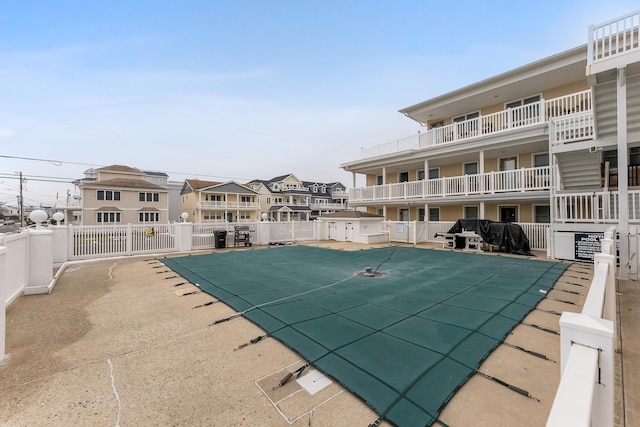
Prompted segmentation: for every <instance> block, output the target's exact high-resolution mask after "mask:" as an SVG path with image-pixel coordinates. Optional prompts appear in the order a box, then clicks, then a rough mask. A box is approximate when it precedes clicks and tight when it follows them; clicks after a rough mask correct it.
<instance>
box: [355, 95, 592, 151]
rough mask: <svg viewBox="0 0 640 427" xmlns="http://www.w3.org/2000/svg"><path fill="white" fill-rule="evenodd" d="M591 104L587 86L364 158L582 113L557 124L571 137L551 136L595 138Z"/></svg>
mask: <svg viewBox="0 0 640 427" xmlns="http://www.w3.org/2000/svg"><path fill="white" fill-rule="evenodd" d="M592 106H593V103H592V93H591V89H587V90H584V91H580V92H576V93H572V94H570V95H566V96H561V97H558V98H553V99H550V100H544V99H542V100H540V101H538V102H534V103H531V104H526V105H522V106H520V107H516V108H508V109H506V110H503V111H499V112H497V113H493V114H487V115H484V116H483V115H481V116H479V117H476V118H473V119H470V120H465V121H461V122H456V123H453V124H450V125H447V126H441V127H437V128H433V129H429V130H428V131H426V132H418V133H417V134H415V135H410V136H407V137H404V138H398V139H396V140H395V141H391V142H388V143H386V144H380V145H376V146H374V147H366V148H362V150H361V157H362V158H363V159H365V158H370V157H376V156H381V155H385V154H392V153H399V152H402V151H408V150H420V149H423V148H427V147H431V146H435V145H440V144H449V143H453V142H458V141H464V140H469V139H473V138H477V137H480V136H483V135H492V134H497V133H501V132H508V131H513V130H516V129H523V128H526V127H529V126H533V125H536V124H540V123H546V122H548V121H551V120H557V119H558V118H561V117H565V116H574V115H580V119H579V120H578V119H576V118H573V119H569V121H568V122H561V123H559V124H558V125H557V126H556V127H557V128H558V129H559V130H558V132H560V131H564V132H567V131H569V130H571V131H572V132H571V133H570V135H571V138H568V137H567V136H566V135H565V134H559V135H558V134H552V135H551V136H552V138H556V137H558V136H560V137H562V141H563V142H570V141H575V140H579V137H581V138H582V139H587V138H592V137H593V112H592V111H593V108H592ZM582 116H584V117H582ZM581 125H583V126H588V127H589V128H588V129H587V130H581V129H580V128H579V126H581Z"/></svg>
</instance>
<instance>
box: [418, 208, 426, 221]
mask: <svg viewBox="0 0 640 427" xmlns="http://www.w3.org/2000/svg"><path fill="white" fill-rule="evenodd" d="M424 213H425V210H424V208H418V221H424Z"/></svg>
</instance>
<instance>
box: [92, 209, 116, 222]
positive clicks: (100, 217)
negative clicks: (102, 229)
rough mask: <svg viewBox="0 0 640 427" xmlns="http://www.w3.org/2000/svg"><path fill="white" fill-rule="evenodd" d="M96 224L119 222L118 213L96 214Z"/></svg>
mask: <svg viewBox="0 0 640 427" xmlns="http://www.w3.org/2000/svg"><path fill="white" fill-rule="evenodd" d="M96 222H97V223H99V224H108V223H111V224H114V223H117V222H120V212H96Z"/></svg>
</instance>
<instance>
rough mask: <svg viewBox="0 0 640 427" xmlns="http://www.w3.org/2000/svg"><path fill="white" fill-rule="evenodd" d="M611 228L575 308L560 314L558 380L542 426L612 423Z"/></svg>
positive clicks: (606, 426) (613, 284)
mask: <svg viewBox="0 0 640 427" xmlns="http://www.w3.org/2000/svg"><path fill="white" fill-rule="evenodd" d="M614 232H615V230H614V229H609V231H607V232H606V233H605V237H604V239H603V240H602V250H601V253H599V254H596V255H595V256H594V265H593V270H594V276H593V281H592V282H591V286H590V287H589V293H588V294H587V298H586V300H585V302H584V306H583V308H582V312H581V313H572V312H564V313H562V315H561V316H560V358H561V366H560V372H561V375H562V377H561V380H560V385H559V386H558V391H557V392H556V397H555V399H554V401H553V407H552V408H551V413H550V414H549V418H548V419H547V427H564V426H575V427H591V426H598V427H611V426H613V424H614V388H615V383H614V367H615V351H616V348H615V346H616V345H615V343H614V341H615V340H614V339H615V335H616V331H615V320H616V299H615V298H616V257H615V255H612V252H613V251H615V249H614V242H613V236H614Z"/></svg>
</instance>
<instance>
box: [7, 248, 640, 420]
mask: <svg viewBox="0 0 640 427" xmlns="http://www.w3.org/2000/svg"><path fill="white" fill-rule="evenodd" d="M307 244H309V245H321V246H328V247H334V248H337V249H342V250H358V249H363V248H365V247H366V246H364V245H358V244H352V243H351V244H350V243H336V242H309V243H307ZM419 247H425V248H427V247H432V248H436V246H435V245H419ZM260 249H264V248H251V249H242V250H260ZM266 249H267V250H268V248H266ZM225 250H234V249H231V248H230V249H225ZM182 255H184V254H176V255H171V256H182ZM494 255H495V254H494ZM501 255H502V256H505V255H504V254H501ZM194 256H195V255H194ZM488 256H490V255H488ZM538 259H545V258H544V254H538ZM162 267H163V265H162V264H161V263H159V262H158V261H156V260H155V259H154V257H153V256H146V257H142V258H128V259H111V260H109V259H106V260H99V261H92V262H83V263H74V264H71V265H69V266H68V267H67V269H66V270H65V272H64V274H63V275H62V276H61V278H60V280H59V281H58V283H57V285H56V286H55V288H54V289H53V292H52V293H51V294H48V295H32V296H22V297H20V298H18V299H17V300H16V301H15V302H14V303H13V304H12V305H11V306H10V307H9V309H8V310H7V353H8V355H9V357H8V359H7V360H6V361H5V363H4V365H3V366H2V367H0V424H1V425H9V426H13V425H70V424H77V425H131V426H139V425H176V426H179V425H184V426H186V425H239V426H242V425H247V426H249V425H251V426H255V425H261V426H287V425H294V426H302V425H304V426H309V425H318V426H322V425H324V426H341V425H345V426H346V425H350V426H351V425H353V426H356V425H363V426H366V425H369V424H370V423H372V422H373V421H375V420H376V419H377V418H378V416H377V415H376V414H375V413H374V412H373V411H372V410H371V409H370V408H369V407H368V406H367V405H366V404H364V403H363V402H362V401H361V400H360V399H359V398H357V397H355V396H353V395H352V394H351V393H349V392H348V391H346V390H344V389H343V388H342V387H340V386H339V385H338V384H336V383H335V382H334V383H332V384H330V385H329V386H327V387H326V388H323V389H322V390H320V391H318V392H317V393H315V394H311V393H309V392H308V391H306V390H305V389H304V388H303V387H302V386H301V385H300V384H299V383H298V382H296V381H293V380H292V381H289V382H288V383H286V384H285V385H284V386H283V387H278V388H275V389H274V386H275V385H277V383H278V381H280V380H281V379H282V378H283V377H284V376H285V375H286V374H287V373H288V372H292V371H293V370H295V369H297V368H298V367H300V366H302V365H303V364H304V361H301V360H300V357H299V356H298V355H297V354H296V353H295V352H293V351H291V350H290V349H288V348H287V347H285V346H284V345H282V344H281V343H280V342H278V341H276V340H275V339H272V338H267V339H263V340H261V341H260V342H259V343H257V344H255V345H248V346H246V347H243V348H238V347H241V346H242V345H243V344H245V343H247V342H249V340H251V339H253V338H255V337H257V336H259V335H261V334H262V331H261V330H260V329H259V328H258V327H257V326H255V325H254V324H253V323H251V322H250V321H248V320H246V319H243V318H237V319H233V320H232V321H229V322H225V323H221V324H218V325H213V326H210V324H211V323H212V322H213V321H214V320H216V319H219V318H223V317H226V316H229V315H231V314H233V313H234V311H233V310H232V309H230V308H229V307H227V306H225V305H224V304H216V303H213V304H211V305H207V306H203V307H198V308H194V307H196V306H199V305H203V304H206V303H208V302H212V301H214V299H213V298H212V297H210V296H209V295H207V294H204V293H200V292H198V289H197V288H196V287H195V286H192V285H190V284H185V285H180V286H175V285H176V284H178V283H180V282H182V280H181V279H180V278H179V277H178V278H176V277H172V276H174V274H172V272H165V271H164V270H165V268H162ZM586 267H591V266H590V265H584V264H575V265H574V266H572V267H570V269H569V270H568V271H571V272H572V274H573V275H580V277H583V281H584V282H585V283H590V281H591V277H592V271H591V270H592V267H591V268H586ZM562 281H563V280H562V278H561V279H560V280H559V281H558V284H557V285H556V286H557V288H558V289H560V288H561V287H562V286H563V285H562V283H561V282H562ZM619 288H620V289H619V298H620V303H619V317H620V326H621V328H620V337H621V340H622V352H621V353H620V354H619V355H618V356H619V357H618V369H617V370H616V373H617V374H619V375H618V384H617V385H616V386H617V399H616V402H617V406H616V425H618V426H624V425H629V426H632V425H640V413H639V409H638V408H640V403H639V401H638V396H639V395H640V374H639V372H640V355H639V351H640V332H639V330H640V325H639V322H640V314H639V313H638V312H639V311H640V308H639V307H640V285H638V284H637V283H635V282H621V283H620V287H619ZM191 292H196V293H191ZM182 294H188V295H182ZM571 297H572V298H574V300H573V302H575V303H576V305H575V306H574V305H566V304H561V303H558V302H556V301H552V300H551V299H548V300H544V301H542V303H541V304H540V308H544V309H546V310H550V311H563V310H564V311H579V310H580V309H581V305H582V302H583V301H584V295H573V294H571ZM567 298H569V297H565V298H564V299H567ZM526 321H527V323H534V324H537V325H541V326H544V327H547V328H549V329H555V330H558V329H559V327H558V316H556V315H553V314H550V313H548V312H544V311H539V310H536V311H534V312H532V313H531V314H530V315H529V317H528V318H527V319H526ZM506 341H507V342H508V343H511V344H513V345H516V346H526V347H527V348H529V349H531V350H534V351H536V352H539V353H542V354H544V355H546V356H548V358H549V359H551V360H545V359H541V358H538V357H535V356H532V355H531V354H527V353H523V352H521V351H519V350H517V349H515V348H513V347H509V346H506V345H502V346H500V347H498V348H497V349H496V351H494V352H493V353H492V354H491V356H490V357H489V358H488V359H487V360H486V361H485V362H484V363H483V365H482V366H481V371H482V372H484V373H486V374H488V375H492V376H495V377H497V378H500V379H502V380H504V381H507V382H510V383H513V384H517V385H518V386H521V387H523V388H525V389H527V390H528V391H529V392H530V393H531V394H532V395H533V396H534V397H536V398H537V399H539V400H540V402H537V401H535V400H533V399H530V398H527V397H525V396H522V395H520V394H518V393H514V392H513V391H511V390H509V389H507V388H505V387H503V386H501V385H499V384H496V383H495V382H492V381H490V380H488V379H486V378H484V377H482V376H479V375H476V376H474V377H472V378H471V379H470V380H469V381H468V382H467V383H466V384H465V385H464V386H463V387H462V388H461V389H460V390H459V392H458V393H457V394H456V395H455V396H454V398H453V399H452V400H451V401H450V402H449V404H448V405H447V406H446V407H445V409H444V410H443V412H442V413H441V415H440V419H441V420H442V421H443V422H444V423H446V424H448V425H450V426H461V425H544V423H545V421H546V418H547V415H548V412H549V410H550V408H551V404H552V402H553V398H554V396H555V391H556V388H557V385H558V383H559V369H560V367H559V363H556V361H558V360H559V357H560V350H559V337H558V336H557V335H554V334H551V333H548V332H545V331H542V330H539V329H536V328H532V327H529V326H527V325H520V326H518V327H516V328H515V329H514V331H513V333H512V334H511V335H510V336H509V338H508V339H507V340H506ZM305 373H306V374H309V372H308V371H305ZM301 378H304V376H302V377H301ZM622 391H624V393H622ZM381 425H385V423H384V422H383V423H382V424H381Z"/></svg>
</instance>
